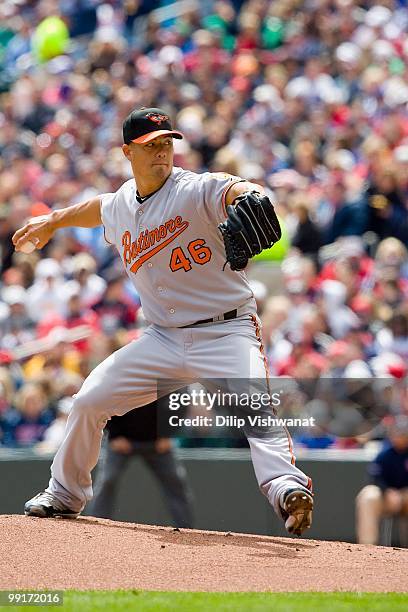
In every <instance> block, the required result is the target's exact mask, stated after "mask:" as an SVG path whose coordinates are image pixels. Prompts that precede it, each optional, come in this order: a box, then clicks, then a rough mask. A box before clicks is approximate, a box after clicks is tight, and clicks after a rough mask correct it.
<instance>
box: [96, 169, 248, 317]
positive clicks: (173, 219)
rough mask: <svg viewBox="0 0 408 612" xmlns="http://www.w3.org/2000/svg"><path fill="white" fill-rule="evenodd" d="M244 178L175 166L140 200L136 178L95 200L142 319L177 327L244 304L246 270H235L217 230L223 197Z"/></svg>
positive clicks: (223, 204) (221, 217)
mask: <svg viewBox="0 0 408 612" xmlns="http://www.w3.org/2000/svg"><path fill="white" fill-rule="evenodd" d="M241 180H242V179H240V178H238V177H235V176H231V175H229V174H222V173H210V172H205V173H203V174H196V173H195V172H190V171H188V170H183V169H182V168H173V171H172V173H171V175H170V177H169V178H168V180H167V181H166V182H165V184H164V185H163V186H162V187H161V188H160V189H159V190H158V191H156V192H155V193H154V194H153V195H151V196H150V197H148V198H147V199H144V200H143V201H142V202H140V201H138V200H137V199H136V195H137V194H136V184H135V181H134V179H131V180H129V181H127V182H126V183H124V184H123V185H122V187H120V189H119V190H118V191H117V192H116V193H108V194H104V195H102V196H101V204H102V205H101V211H102V222H103V225H104V227H105V237H106V239H107V241H108V242H110V243H111V244H114V245H115V246H116V248H117V250H118V252H119V254H120V256H121V258H122V261H123V264H124V266H125V269H126V272H127V274H128V276H129V278H130V279H131V281H132V283H133V284H134V286H135V288H136V290H137V292H138V293H139V295H140V299H141V303H142V308H143V313H144V315H145V317H146V319H147V320H148V321H149V322H151V323H155V324H156V325H161V326H163V327H180V326H183V325H187V324H190V323H193V322H195V321H198V320H201V319H208V318H209V317H215V316H217V315H220V314H222V313H224V312H228V311H230V310H233V309H235V308H237V307H240V306H244V305H245V304H247V305H248V312H254V311H255V305H254V304H255V303H254V298H253V293H252V290H251V288H250V286H249V283H248V280H247V277H246V274H245V272H233V271H232V270H231V269H230V267H229V266H226V267H225V269H224V271H222V270H223V266H224V263H225V251H224V245H223V241H222V238H221V235H220V232H219V231H218V229H217V225H218V224H219V223H221V222H222V221H224V220H225V218H226V211H225V196H226V193H227V191H228V189H229V188H230V187H231V186H232V185H233V184H234V183H236V182H239V181H241Z"/></svg>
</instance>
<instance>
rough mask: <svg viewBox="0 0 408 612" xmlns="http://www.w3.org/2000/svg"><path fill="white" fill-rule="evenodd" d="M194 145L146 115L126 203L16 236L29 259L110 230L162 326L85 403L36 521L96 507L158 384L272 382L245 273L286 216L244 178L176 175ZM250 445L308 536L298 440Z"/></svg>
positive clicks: (119, 198)
mask: <svg viewBox="0 0 408 612" xmlns="http://www.w3.org/2000/svg"><path fill="white" fill-rule="evenodd" d="M182 137H183V136H182V134H180V133H179V132H177V131H174V130H173V129H172V126H171V123H170V120H169V117H168V116H167V115H166V113H165V112H164V111H162V110H161V109H158V108H142V109H138V110H134V111H133V112H132V113H130V115H129V116H128V117H127V118H126V119H125V121H124V123H123V140H124V144H123V153H124V155H125V156H126V158H127V159H128V160H129V162H130V164H131V167H132V171H133V178H132V179H130V180H128V181H126V182H125V183H124V184H123V185H122V186H121V187H120V189H118V191H117V192H116V193H105V194H103V195H101V196H99V197H96V198H93V199H91V200H89V201H86V202H83V203H80V204H76V205H73V206H70V207H68V208H65V209H62V210H56V211H53V212H52V213H50V214H49V215H48V216H45V217H42V218H40V219H35V218H34V219H32V220H30V221H29V222H28V223H27V224H26V225H25V226H24V227H23V228H21V229H19V230H18V231H17V232H16V233H15V234H14V236H13V243H14V246H15V249H16V250H17V251H19V250H27V245H29V247H30V248H31V246H30V245H33V246H32V248H37V249H41V248H42V247H44V246H45V245H46V244H47V243H48V241H49V240H50V239H51V238H52V236H53V235H54V233H55V232H56V231H57V230H58V229H59V228H63V227H72V226H77V227H95V226H98V225H101V224H103V227H104V230H105V237H106V240H107V241H108V242H109V243H110V244H112V245H114V246H115V247H116V249H117V250H118V252H119V255H120V257H121V259H122V262H123V265H124V267H125V270H126V273H127V275H128V276H129V278H130V279H131V281H132V283H133V284H134V286H135V287H136V289H137V291H138V293H139V295H140V299H141V303H142V308H143V312H144V315H145V317H146V319H147V321H148V322H149V323H150V325H149V327H148V328H147V329H146V331H145V333H144V334H143V336H142V337H141V338H140V339H138V340H136V341H134V342H131V343H130V344H128V345H127V346H124V347H123V348H121V349H119V350H118V351H116V352H115V353H113V354H112V355H110V357H108V358H107V359H106V360H105V361H103V362H102V363H101V364H99V365H98V366H97V367H96V368H95V370H93V372H91V374H90V375H89V377H88V378H87V379H86V380H85V382H84V384H83V386H82V388H81V390H80V391H79V393H78V394H77V395H76V396H74V402H73V407H72V410H71V413H70V415H69V418H68V421H67V426H66V435H65V438H64V441H63V443H62V445H61V447H60V448H59V450H58V452H57V453H56V455H55V458H54V461H53V464H52V467H51V479H50V482H49V485H48V488H47V489H46V490H45V491H44V492H42V493H39V494H38V495H36V496H35V497H34V498H33V499H31V500H29V501H28V502H27V503H26V505H25V514H26V515H29V516H39V517H54V516H60V517H77V516H78V515H79V514H80V512H81V511H82V510H83V508H84V506H85V504H86V502H87V501H89V500H90V499H91V498H92V481H91V471H92V469H93V468H94V466H95V465H96V463H97V461H98V456H99V451H100V444H101V438H102V433H103V429H104V427H105V425H106V422H107V420H108V419H110V418H111V417H112V416H113V415H123V414H125V413H127V412H128V411H129V410H132V409H133V408H138V407H140V406H145V405H146V404H149V403H151V402H153V401H155V400H156V399H157V393H158V391H157V389H158V381H160V380H171V381H177V380H185V379H186V377H188V378H190V379H196V380H202V379H211V380H213V379H218V378H220V377H222V378H223V379H239V380H245V379H261V380H266V379H267V376H268V374H267V369H266V360H265V357H264V354H263V347H262V338H261V330H260V322H259V318H258V316H257V314H256V305H255V299H254V296H253V294H252V291H251V289H250V286H249V283H248V281H247V278H246V275H245V272H244V271H243V270H244V268H245V266H246V265H247V263H248V259H249V258H250V257H252V256H253V255H255V254H256V253H259V252H261V250H263V249H264V248H267V247H270V246H271V245H272V244H274V243H275V242H277V241H278V240H279V238H280V228H279V222H278V220H277V217H276V214H275V211H274V207H273V205H272V203H271V202H270V201H269V199H268V197H266V195H265V194H264V192H263V189H262V187H260V186H259V185H256V184H252V183H249V182H247V181H245V180H243V179H242V178H239V177H235V176H231V175H227V174H220V173H210V172H205V173H203V174H196V173H194V172H190V171H187V170H183V169H182V168H177V167H174V166H173V138H182ZM179 386H182V385H179ZM168 391H169V389H166V392H168ZM248 441H249V445H250V448H251V457H252V462H253V465H254V470H255V474H256V477H257V480H258V483H259V487H260V489H261V491H262V492H263V493H264V495H265V496H266V497H267V498H268V500H269V502H270V504H271V505H272V507H273V508H274V510H275V512H276V513H277V514H278V516H280V517H282V518H283V520H284V521H285V526H286V529H287V531H288V532H289V533H294V534H297V535H301V534H302V533H303V531H304V530H305V529H307V528H308V527H310V525H311V516H312V509H313V497H312V493H311V479H310V478H308V477H307V476H306V475H305V474H303V472H301V471H300V470H299V469H298V468H297V467H296V465H295V459H294V456H293V453H292V444H291V439H290V436H289V434H288V432H287V431H286V429H285V430H283V429H282V432H281V435H273V436H265V435H257V434H256V433H253V434H250V435H249V436H248Z"/></svg>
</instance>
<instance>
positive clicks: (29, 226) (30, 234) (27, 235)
mask: <svg viewBox="0 0 408 612" xmlns="http://www.w3.org/2000/svg"><path fill="white" fill-rule="evenodd" d="M54 232H55V227H54V225H53V223H52V221H51V215H43V216H41V217H33V218H32V219H30V220H29V221H28V222H27V223H26V224H25V225H24V226H23V227H22V228H21V229H19V230H17V231H16V232H15V234H14V236H13V238H12V241H13V244H14V248H15V250H16V251H20V250H21V247H22V245H23V244H25V243H26V242H28V241H31V242H32V243H33V244H35V248H36V249H42V248H43V247H44V246H45V245H46V244H47V242H49V241H50V240H51V238H52V237H53V235H54Z"/></svg>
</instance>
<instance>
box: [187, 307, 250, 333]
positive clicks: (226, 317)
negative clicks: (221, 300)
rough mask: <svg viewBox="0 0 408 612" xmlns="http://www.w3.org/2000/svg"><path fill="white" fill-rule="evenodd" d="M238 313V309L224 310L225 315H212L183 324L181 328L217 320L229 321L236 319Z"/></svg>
mask: <svg viewBox="0 0 408 612" xmlns="http://www.w3.org/2000/svg"><path fill="white" fill-rule="evenodd" d="M237 315H238V310H237V309H236V308H235V310H230V311H229V312H224V314H223V315H219V316H218V317H211V319H202V320H201V321H196V322H195V323H189V325H182V326H181V327H180V329H184V328H185V327H194V325H201V324H202V323H216V322H217V321H228V320H229V319H236V318H237Z"/></svg>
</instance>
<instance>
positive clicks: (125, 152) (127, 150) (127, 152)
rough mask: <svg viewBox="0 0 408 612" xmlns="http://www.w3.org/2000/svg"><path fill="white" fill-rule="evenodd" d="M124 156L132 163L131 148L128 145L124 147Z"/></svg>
mask: <svg viewBox="0 0 408 612" xmlns="http://www.w3.org/2000/svg"><path fill="white" fill-rule="evenodd" d="M122 151H123V155H124V156H125V157H126V158H127V159H128V160H129V161H130V147H129V145H127V144H124V145H122Z"/></svg>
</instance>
